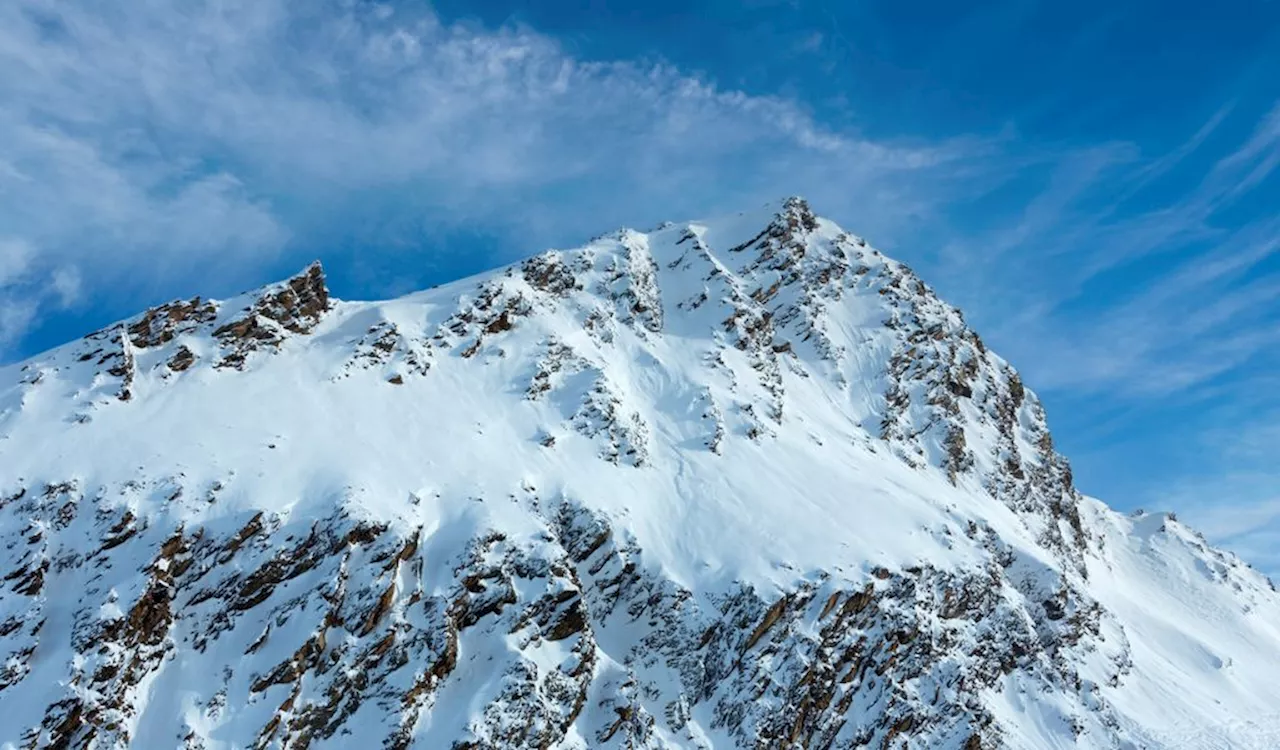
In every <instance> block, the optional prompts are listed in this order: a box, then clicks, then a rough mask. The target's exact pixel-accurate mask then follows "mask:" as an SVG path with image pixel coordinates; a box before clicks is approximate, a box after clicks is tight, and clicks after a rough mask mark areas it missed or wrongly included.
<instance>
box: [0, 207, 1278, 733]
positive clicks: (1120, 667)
mask: <svg viewBox="0 0 1280 750" xmlns="http://www.w3.org/2000/svg"><path fill="white" fill-rule="evenodd" d="M761 227H763V228H761ZM10 374H16V375H17V377H16V378H13V379H12V380H13V381H14V382H12V383H4V382H0V389H3V390H0V459H2V460H0V465H2V466H4V467H5V468H4V469H3V470H0V534H3V536H4V539H5V540H6V542H7V544H8V547H7V549H8V550H9V551H8V552H6V553H5V555H7V557H5V558H0V574H3V575H4V576H5V582H6V584H7V586H6V587H5V588H4V589H3V591H4V600H3V613H4V614H3V615H0V617H3V619H0V658H3V659H5V660H6V661H5V662H4V664H5V667H4V671H3V672H0V712H4V713H8V712H9V711H15V712H18V713H15V714H14V715H25V716H32V717H36V716H39V717H40V718H39V720H38V722H33V723H31V724H30V725H29V726H27V727H24V728H23V729H21V730H17V729H15V730H14V732H15V734H14V735H13V736H12V737H9V736H0V743H4V742H6V741H10V742H14V743H21V746H35V747H44V746H58V747H91V746H92V747H115V746H124V745H127V744H135V745H138V746H158V747H162V746H168V745H169V744H170V743H176V744H174V746H181V747H193V748H194V747H207V748H214V747H310V746H315V747H321V746H342V743H343V742H344V740H343V737H344V736H347V737H348V738H349V735H344V734H343V732H349V733H354V734H356V735H357V736H361V737H363V736H364V735H366V734H367V735H368V736H369V737H378V738H381V739H380V741H382V742H383V743H384V745H385V746H387V747H418V746H421V747H441V746H455V747H476V748H479V747H513V746H514V747H525V746H528V747H584V746H590V747H603V746H632V747H699V746H702V747H712V746H714V747H756V746H770V747H865V746H874V747H885V748H888V747H957V748H959V747H963V748H965V750H972V748H980V747H1069V746H1072V747H1073V746H1087V747H1147V746H1153V747H1162V746H1165V747H1175V746H1179V747H1180V746H1193V745H1187V744H1185V742H1186V738H1187V737H1188V736H1190V735H1189V734H1188V733H1189V732H1195V731H1200V732H1202V733H1206V734H1205V737H1206V738H1207V739H1205V740H1204V741H1205V742H1206V743H1209V742H1216V741H1219V740H1221V739H1222V738H1223V737H1226V738H1227V740H1229V741H1231V742H1236V743H1237V744H1239V743H1249V742H1252V743H1254V744H1253V745H1249V744H1239V746H1242V747H1247V746H1259V747H1262V746H1266V742H1270V741H1271V740H1272V739H1274V737H1275V734H1274V733H1273V732H1272V733H1270V734H1269V732H1271V727H1274V726H1276V724H1275V722H1274V721H1272V722H1271V723H1267V722H1266V721H1264V722H1262V723H1261V724H1258V723H1257V717H1259V716H1267V714H1266V712H1265V710H1264V707H1265V706H1267V705H1268V702H1267V701H1268V700H1269V697H1268V696H1271V694H1272V693H1273V692H1274V688H1271V687H1268V685H1269V683H1268V681H1267V680H1265V679H1264V677H1265V674H1266V669H1267V666H1268V665H1277V666H1280V631H1277V629H1276V627H1275V626H1274V625H1270V624H1268V623H1269V622H1274V621H1276V618H1271V620H1268V618H1267V615H1269V614H1275V615H1280V599H1277V597H1276V595H1275V592H1274V588H1273V587H1272V586H1271V585H1270V582H1269V581H1267V580H1266V579H1265V578H1263V577H1262V576H1260V575H1259V574H1257V573H1256V572H1253V571H1251V570H1250V569H1248V568H1247V566H1245V565H1243V564H1242V563H1241V562H1240V561H1238V560H1237V559H1236V558H1234V556H1232V555H1229V554H1226V553H1221V552H1218V551H1216V550H1213V549H1212V548H1211V547H1209V546H1208V545H1207V544H1206V543H1205V542H1204V540H1203V539H1202V538H1200V537H1199V536H1198V535H1196V534H1194V532H1191V531H1189V530H1187V529H1185V527H1183V526H1182V525H1181V524H1178V523H1177V522H1176V521H1174V520H1171V519H1169V518H1167V517H1163V516H1146V515H1143V516H1137V517H1133V518H1126V517H1122V516H1119V515H1117V514H1115V513H1113V512H1111V511H1109V510H1108V509H1106V507H1105V506H1103V505H1102V504H1101V503H1099V502H1098V501H1095V500H1092V499H1090V498H1086V497H1083V496H1081V495H1080V493H1079V492H1078V491H1077V490H1076V489H1075V487H1074V484H1073V479H1072V475H1071V470H1070V466H1069V464H1068V463H1067V461H1066V459H1065V458H1063V457H1062V456H1060V455H1059V454H1058V453H1057V452H1056V450H1055V449H1054V448H1053V443H1052V438H1051V436H1050V433H1049V430H1048V425H1047V422H1046V418H1045V415H1044V410H1043V408H1042V407H1041V406H1040V403H1039V400H1038V398H1037V397H1036V396H1035V394H1034V392H1033V391H1032V390H1030V389H1028V388H1026V387H1025V386H1024V385H1023V384H1022V381H1021V379H1020V377H1019V376H1018V374H1017V372H1016V371H1015V370H1014V369H1013V368H1012V367H1011V366H1010V365H1009V364H1008V363H1007V362H1005V361H1004V360H1003V359H1000V358H999V357H998V356H996V355H995V354H993V353H991V352H990V351H989V350H988V349H987V348H986V346H985V344H984V343H983V342H982V340H981V338H980V337H979V336H978V335H977V334H976V333H974V332H973V331H972V330H971V329H970V328H969V327H968V325H967V324H966V323H965V322H964V319H963V316H962V315H961V314H960V312H959V311H958V310H956V309H955V308H954V307H951V306H950V305H947V304H946V303H945V302H943V301H942V300H940V299H939V298H938V297H937V295H936V294H934V293H933V291H932V290H931V289H930V288H929V287H928V286H927V285H926V284H924V282H923V281H921V280H920V279H919V278H918V277H916V276H915V274H914V273H912V272H911V271H910V270H909V269H908V268H906V267H905V266H903V265H902V264H900V263H897V262H896V261H893V260H891V259H888V258H886V257H884V256H883V255H882V254H880V253H879V252H878V251H876V250H874V249H872V248H870V247H869V246H867V245H866V243H865V241H864V240H862V239H861V238H858V237H856V236H854V235H850V234H848V233H846V232H844V231H843V230H842V229H840V228H839V227H838V226H836V225H835V224H833V223H831V222H829V221H827V220H825V219H821V218H820V217H818V216H816V215H815V214H814V213H813V212H812V211H811V210H810V209H809V207H808V205H807V204H806V203H805V202H804V201H803V200H801V199H795V198H793V199H787V200H785V201H781V202H779V203H777V204H773V205H771V206H769V207H767V208H765V209H762V210H761V211H758V212H750V213H746V214H742V215H739V216H737V217H724V218H721V219H717V220H708V221H701V222H698V221H695V222H685V223H682V224H670V225H663V226H662V227H660V228H658V229H657V230H654V231H651V232H647V233H645V232H636V231H633V230H620V231H618V232H614V233H610V234H607V235H604V236H602V237H599V238H597V239H596V240H593V241H592V242H591V243H588V244H587V245H586V246H584V247H581V248H576V249H571V250H558V251H548V252H546V253H543V254H540V255H536V256H533V257H531V258H528V259H526V260H524V261H521V262H519V263H516V264H513V265H511V266H507V267H503V268H499V269H497V270H495V271H493V272H488V273H486V274H481V275H478V276H475V277H471V278H468V279H463V280H460V281H458V282H454V283H451V284H447V285H443V286H441V287H438V288H436V289H432V290H427V291H424V292H418V293H414V294H411V295H408V296H406V297H402V298H399V299H396V300H388V301H384V302H344V301H341V300H335V299H332V298H331V297H330V295H329V293H328V290H327V288H326V285H325V280H324V276H323V271H322V269H321V268H320V266H319V265H318V264H313V265H311V266H309V267H308V268H307V269H305V270H304V271H303V272H302V273H300V274H299V275H297V276H295V277H293V278H291V279H288V280H286V281H283V282H279V283H277V284H273V285H269V286H267V287H263V288H262V289H259V290H255V291H252V292H248V293H246V294H244V295H240V296H239V297H236V298H233V299H231V300H227V301H221V302H219V301H208V300H202V299H200V298H194V299H192V300H188V301H175V302H172V303H168V304H166V305H161V306H158V307H156V308H152V309H151V310H148V311H146V312H144V313H142V314H140V315H138V316H135V317H133V318H130V319H128V320H126V321H122V322H121V323H119V324H116V325H113V326H109V327H107V328H105V329H103V330H102V331H99V332H96V333H94V334H91V335H90V336H88V337H86V338H85V339H82V340H81V341H78V342H72V343H71V344H68V345H66V346H64V347H60V348H58V349H55V350H52V351H51V352H49V353H46V354H44V355H39V356H37V357H35V358H33V359H31V360H28V361H27V362H25V363H20V364H19V365H15V366H13V367H12V368H10V369H9V370H6V371H0V375H2V376H3V377H6V378H7V377H8V376H9V375H10ZM33 446H34V447H33ZM441 566H442V567H441ZM1197 577H1198V578H1197ZM1197 581H1199V583H1197ZM1135 582H1136V583H1135ZM1175 584H1176V586H1175ZM68 587H70V588H71V589H72V590H73V591H83V592H84V593H83V594H81V595H79V596H77V597H76V600H75V601H74V602H73V603H67V602H64V601H63V600H62V599H63V598H64V597H63V595H62V594H61V593H60V592H62V591H65V590H66V589H67V588H68ZM1166 589H1168V590H1176V591H1185V592H1190V593H1189V594H1188V596H1192V595H1194V597H1199V601H1200V604H1196V603H1195V602H1190V603H1188V602H1182V601H1180V600H1179V601H1172V600H1168V597H1167V596H1166ZM1135 592H1136V594H1137V595H1138V596H1137V599H1136V600H1137V601H1140V602H1143V603H1149V602H1151V601H1159V602H1163V604H1162V605H1161V606H1160V607H1156V608H1154V609H1153V610H1152V611H1153V612H1154V614H1152V613H1147V612H1144V611H1142V609H1141V607H1137V608H1135V607H1134V606H1133V604H1132V602H1130V601H1129V599H1133V598H1134V594H1135ZM1170 618H1173V619H1174V620H1177V619H1178V618H1186V619H1188V620H1189V623H1190V624H1185V625H1178V626H1171V625H1169V624H1168V622H1166V620H1169V619H1170ZM1205 623H1218V625H1221V624H1222V623H1230V624H1231V627H1232V628H1233V629H1234V631H1235V632H1232V633H1226V634H1218V633H1215V632H1214V628H1213V627H1209V626H1207V625H1205ZM1153 633H1154V634H1156V636H1155V637H1153V636H1152V634H1153ZM1130 634H1134V635H1135V638H1136V636H1141V637H1140V638H1136V639H1135V638H1131V637H1130ZM94 644H102V645H100V646H98V647H97V648H96V649H95V647H94ZM1153 644H1154V645H1153ZM6 653H7V654H8V656H5V654H6ZM480 657H485V658H484V659H482V665H481V666H476V660H477V659H479V658H480ZM495 662H496V664H495ZM483 664H494V666H492V667H485V666H483ZM1215 665H1216V666H1215ZM1188 670H1191V672H1188ZM1196 670H1198V671H1196ZM201 673H210V674H218V675H219V678H218V681H217V684H218V685H220V687H219V688H218V689H213V688H212V686H210V687H208V688H206V687H205V686H204V685H203V684H202V680H201V679H198V677H199V675H200V674H201ZM1187 673H1195V674H1197V676H1199V677H1202V678H1203V679H1204V680H1206V684H1208V685H1210V686H1212V687H1213V691H1216V692H1213V691H1210V692H1209V693H1207V694H1206V695H1208V696H1211V697H1209V698H1208V700H1222V699H1223V698H1226V699H1228V700H1230V701H1233V702H1235V703H1236V704H1237V705H1239V706H1242V707H1244V708H1241V709H1239V710H1237V711H1235V712H1232V711H1227V710H1225V709H1220V708H1214V709H1207V708H1206V706H1207V705H1208V704H1207V703H1206V704H1204V705H1201V704H1200V703H1201V698H1202V697H1204V696H1200V695H1199V694H1198V693H1195V692H1194V691H1190V692H1187V689H1184V688H1183V686H1180V685H1165V684H1163V683H1162V679H1165V678H1168V676H1169V675H1176V674H1187ZM361 675H363V677H361ZM1173 679H1175V680H1176V678H1173ZM50 685H52V686H53V687H52V688H50V687H49V686H50ZM33 686H43V687H33ZM1180 691H1182V692H1180ZM1026 695H1036V696H1039V698H1037V699H1035V700H1029V699H1027V698H1026V697H1025V696H1026ZM1189 695H1190V696H1191V697H1188V696H1189ZM169 696H178V697H169ZM219 696H221V697H219ZM468 696H470V697H469V698H468ZM1020 696H1021V697H1020ZM175 701H176V703H175ZM1276 704H1277V703H1271V704H1270V705H1276ZM1250 707H1251V708H1250ZM1214 711H1218V712H1219V713H1224V714H1225V715H1226V716H1227V717H1228V718H1230V717H1232V716H1234V717H1236V719H1233V720H1234V721H1236V722H1237V723H1236V724H1231V723H1230V721H1228V722H1223V721H1221V717H1220V716H1218V715H1216V714H1214ZM1271 718H1272V719H1274V717H1271ZM1249 722H1254V723H1253V724H1250V723H1249ZM1223 726H1227V727H1228V728H1221V727H1223ZM1162 732H1164V733H1166V734H1167V735H1168V736H1165V735H1162V734H1161V733H1162ZM1223 732H1226V733H1227V734H1222V733H1223ZM1215 733H1216V734H1215ZM1259 738H1261V739H1259ZM1259 743H1261V744H1259ZM15 746H17V745H15ZM1202 746H1204V747H1215V746H1217V745H1212V744H1204V745H1202Z"/></svg>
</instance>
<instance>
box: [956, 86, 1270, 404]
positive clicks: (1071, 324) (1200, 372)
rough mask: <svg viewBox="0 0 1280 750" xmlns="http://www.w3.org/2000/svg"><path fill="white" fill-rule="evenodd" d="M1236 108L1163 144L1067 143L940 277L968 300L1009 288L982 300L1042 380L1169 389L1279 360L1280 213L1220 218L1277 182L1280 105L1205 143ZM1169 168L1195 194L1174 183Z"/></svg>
mask: <svg viewBox="0 0 1280 750" xmlns="http://www.w3.org/2000/svg"><path fill="white" fill-rule="evenodd" d="M1229 114H1230V108H1224V109H1222V110H1220V111H1219V112H1217V113H1216V114H1215V115H1214V116H1213V117H1212V118H1211V119H1210V120H1209V121H1208V122H1207V123H1206V124H1205V125H1204V126H1203V127H1202V128H1200V129H1199V130H1198V131H1197V132H1196V133H1194V134H1193V135H1192V136H1191V137H1190V138H1189V139H1188V140H1187V141H1186V142H1185V143H1183V144H1182V145H1180V146H1179V147H1177V148H1176V149H1174V150H1172V151H1171V152H1169V153H1166V154H1160V155H1155V156H1150V157H1148V156H1144V155H1143V154H1141V153H1140V152H1139V151H1138V149H1137V148H1136V147H1135V146H1133V145H1131V144H1105V145H1100V146H1085V147H1076V148H1064V149H1062V150H1060V151H1058V152H1057V153H1056V154H1055V155H1054V157H1053V160H1052V166H1051V167H1049V168H1048V169H1047V170H1046V173H1045V175H1044V176H1042V177H1041V187H1040V188H1039V189H1038V190H1037V191H1035V192H1034V193H1032V197H1031V198H1029V199H1028V200H1027V201H1026V203H1025V205H1024V207H1023V208H1022V209H1021V210H1020V211H1019V212H1018V214H1017V216H1016V218H1015V220H1014V221H1012V222H1011V223H1010V224H1009V225H1008V226H1007V227H1004V228H1001V229H997V230H993V231H985V232H976V233H969V234H961V235H959V236H958V237H957V238H956V239H954V240H953V241H951V242H949V243H948V244H946V245H945V246H944V248H943V252H942V253H941V255H940V259H939V262H938V264H937V273H938V274H939V275H940V276H942V277H944V278H949V279H952V280H953V281H952V284H953V286H954V288H955V291H956V294H957V295H959V296H961V297H962V298H963V297H966V296H967V297H969V298H972V299H979V298H981V296H982V295H983V290H984V289H987V288H989V287H990V286H991V285H993V284H994V285H998V286H999V287H1000V288H1001V289H1002V290H1004V292H1006V293H1004V294H1002V298H1001V300H1000V301H997V302H994V303H987V304H981V303H980V304H979V305H978V306H977V307H978V309H979V310H981V311H982V312H983V313H985V316H984V317H985V318H986V319H987V320H988V321H991V322H993V323H994V331H993V334H994V336H995V337H997V338H1000V339H1002V340H1003V341H1004V342H1006V347H1008V348H1009V349H1011V351H1010V354H1011V355H1012V357H1013V359H1014V361H1016V362H1020V363H1021V365H1022V367H1023V368H1024V369H1027V370H1028V371H1029V372H1030V373H1031V375H1032V382H1036V383H1039V384H1040V385H1041V387H1042V388H1047V389H1060V390H1071V391H1075V392H1081V393H1088V392H1094V393H1098V392H1116V391H1123V392H1125V393H1127V394H1129V395H1130V396H1133V397H1139V398H1143V397H1161V396H1167V395H1169V394H1171V393H1177V392H1184V391H1187V390H1188V389H1193V388H1197V387H1200V386H1205V385H1208V384H1210V382H1211V381H1212V380H1213V379H1214V378H1215V377H1217V376H1219V375H1221V374H1222V373H1224V372H1226V371H1229V370H1232V369H1234V368H1237V367H1240V366H1242V365H1245V364H1246V363H1249V362H1252V361H1254V360H1256V359H1257V358H1259V357H1264V358H1265V357H1271V356H1272V354H1273V353H1274V350H1275V347H1276V345H1277V344H1280V325H1277V324H1276V317H1277V315H1278V314H1280V311H1278V310H1277V309H1276V307H1275V305H1274V304H1272V302H1273V301H1274V300H1275V299H1276V295H1277V293H1278V292H1280V269H1278V268H1276V266H1275V263H1274V260H1275V258H1276V256H1277V254H1278V253H1280V219H1277V218H1276V217H1275V216H1274V215H1272V214H1268V213H1266V212H1252V213H1250V214H1248V215H1247V216H1246V218H1244V219H1241V218H1238V217H1225V218H1224V215H1225V214H1227V213H1228V212H1229V211H1230V210H1231V209H1232V208H1233V207H1234V206H1235V205H1236V204H1237V203H1238V202H1240V201H1242V200H1244V199H1246V198H1249V197H1252V196H1251V195H1250V194H1251V193H1253V192H1256V191H1261V190H1264V189H1265V190H1271V189H1273V185H1272V184H1271V181H1272V177H1273V173H1274V172H1275V168H1276V166H1277V164H1278V163H1280V161H1277V160H1278V159H1280V127H1277V125H1278V124H1280V103H1277V105H1276V106H1275V107H1273V108H1272V109H1271V110H1270V111H1269V112H1267V113H1266V114H1265V115H1263V116H1262V118H1261V119H1260V121H1259V122H1258V123H1257V124H1256V126H1255V127H1254V128H1253V129H1252V132H1251V133H1250V134H1249V135H1248V136H1247V137H1246V138H1245V139H1244V141H1243V142H1237V143H1236V144H1234V146H1227V147H1226V149H1225V151H1223V145H1222V144H1221V143H1219V144H1215V146H1216V148H1217V149H1218V151H1219V152H1220V154H1219V155H1218V156H1216V157H1215V156H1214V155H1213V154H1212V153H1206V152H1208V151H1210V150H1209V149H1208V148H1207V145H1206V144H1207V143H1208V142H1209V141H1210V140H1211V139H1212V138H1213V136H1214V134H1215V131H1216V130H1217V129H1218V128H1219V127H1220V125H1221V124H1222V123H1223V122H1224V121H1225V120H1226V119H1227V117H1228V116H1229ZM1190 162H1196V163H1195V164H1189V163H1190ZM1174 170H1177V171H1178V172H1179V184H1183V183H1186V182H1188V181H1189V182H1190V183H1191V184H1192V185H1193V186H1194V187H1193V189H1191V190H1178V189H1170V188H1169V186H1168V184H1167V183H1166V180H1167V179H1168V176H1169V174H1170V173H1171V172H1173V171H1174ZM1189 170H1190V171H1192V173H1191V174H1188V171H1189ZM1197 172H1198V174H1197Z"/></svg>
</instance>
